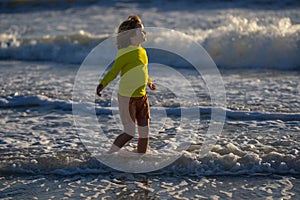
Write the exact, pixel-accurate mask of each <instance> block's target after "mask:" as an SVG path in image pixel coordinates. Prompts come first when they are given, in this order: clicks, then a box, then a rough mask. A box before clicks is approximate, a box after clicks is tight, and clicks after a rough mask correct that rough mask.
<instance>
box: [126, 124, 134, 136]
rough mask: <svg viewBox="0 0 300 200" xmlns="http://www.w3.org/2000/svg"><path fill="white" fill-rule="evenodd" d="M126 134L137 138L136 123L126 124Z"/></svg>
mask: <svg viewBox="0 0 300 200" xmlns="http://www.w3.org/2000/svg"><path fill="white" fill-rule="evenodd" d="M124 132H125V133H126V134H127V135H130V136H132V137H134V136H135V124H134V123H129V124H124Z"/></svg>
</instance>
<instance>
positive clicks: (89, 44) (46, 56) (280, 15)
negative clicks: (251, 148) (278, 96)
mask: <svg viewBox="0 0 300 200" xmlns="http://www.w3.org/2000/svg"><path fill="white" fill-rule="evenodd" d="M156 3H158V2H156ZM235 3H237V6H238V8H236V9H231V8H225V9H221V8H220V7H215V8H214V9H209V10H203V7H201V4H199V5H198V4H194V3H193V2H191V3H190V4H187V5H186V4H184V5H183V3H182V5H181V3H180V2H177V3H176V5H177V6H176V5H171V4H170V3H166V2H165V3H161V4H162V5H161V6H162V8H161V9H162V11H163V12H159V10H158V8H155V6H156V4H155V3H153V5H151V6H154V8H153V7H150V8H149V9H147V8H146V7H145V8H143V9H141V10H139V9H138V8H136V4H133V5H134V6H135V7H134V9H133V10H132V9H129V7H126V5H127V4H125V5H123V6H124V7H123V9H121V10H118V11H116V9H117V7H114V6H112V7H110V8H108V9H106V8H105V7H101V4H99V6H98V7H93V6H91V7H89V6H86V7H84V9H83V10H78V9H75V8H74V9H73V10H72V11H73V12H75V17H74V19H73V18H72V17H73V16H74V14H72V15H68V14H65V13H64V11H60V12H58V11H47V12H41V13H33V14H31V13H23V14H21V16H23V17H20V18H19V19H15V22H14V23H15V24H16V25H15V26H14V27H11V26H10V24H11V21H9V20H8V19H9V17H8V18H3V20H2V19H1V20H2V22H3V27H4V29H3V30H2V31H1V33H0V44H1V45H0V47H1V48H0V59H2V60H6V59H13V60H16V59H20V60H39V61H41V60H42V61H54V62H63V63H76V64H80V63H81V62H82V61H83V59H84V58H85V57H86V56H87V54H88V53H89V52H90V51H91V50H92V49H93V47H95V46H96V45H97V44H99V42H101V41H102V40H103V39H105V38H106V37H109V36H111V35H112V34H113V33H114V31H115V29H116V26H118V23H119V21H118V20H121V19H122V18H123V17H124V15H127V14H129V13H132V12H133V11H135V12H137V13H140V12H142V13H143V15H142V18H143V19H144V22H145V26H146V27H151V26H153V27H163V28H171V29H175V30H176V31H182V32H184V33H186V34H187V35H188V36H190V37H191V38H192V39H193V40H195V41H197V42H199V43H200V44H201V45H202V46H203V47H204V48H205V49H206V50H207V51H208V53H209V54H210V56H211V57H212V58H213V60H214V61H215V62H216V64H217V65H218V66H220V67H225V68H272V69H274V68H275V69H299V66H300V58H299V56H298V55H299V54H300V48H299V40H300V25H299V23H300V22H299V21H300V20H299V15H297V12H298V11H297V9H290V8H289V9H283V10H279V9H277V7H276V5H277V4H276V3H275V4H274V6H275V8H274V9H276V12H272V9H270V8H268V9H267V8H264V9H266V10H265V11H264V10H263V9H262V11H260V9H261V8H260V9H257V10H256V9H255V7H253V8H252V9H251V7H250V9H249V10H247V9H246V10H245V9H243V8H239V6H240V4H241V2H239V1H237V2H235ZM248 3H249V2H248ZM277 3H279V4H280V2H277ZM245 4H246V5H247V3H245ZM233 5H235V4H233ZM249 5H251V4H249ZM141 6H143V3H141ZM178 6H182V7H183V8H185V9H183V10H181V11H180V12H179V11H177V10H176V9H177V7H178ZM189 6H190V7H189ZM199 6H200V7H199ZM202 6H203V5H202ZM211 6H213V4H212V5H211ZM206 7H207V8H210V4H208V5H204V8H206ZM196 8H198V9H199V10H198V9H196ZM200 8H201V9H202V10H201V9H200ZM99 13H103V14H102V15H99ZM111 13H114V16H113V17H112V16H111ZM76 14H77V15H78V16H77V15H76ZM7 15H8V14H7ZM31 15H33V16H31ZM44 15H46V16H44ZM48 15H51V18H50V19H49V20H51V21H56V22H57V24H52V23H50V24H48V22H47V20H46V19H47V18H48ZM82 15H85V16H86V15H87V16H90V18H88V19H87V18H81V16H82ZM3 16H4V17H5V14H4V15H3ZM92 16H93V17H92ZM31 17H35V18H37V19H38V20H37V22H38V24H37V26H34V27H32V29H33V30H32V29H30V28H28V27H29V26H31V24H28V25H27V26H26V25H24V24H27V23H28V22H27V21H24V22H22V20H27V18H31ZM117 17H119V19H118V20H117ZM41 18H45V19H41ZM157 19H159V20H157ZM70 22H73V23H70ZM45 30H46V31H45ZM148 36H149V38H151V34H150V35H148ZM164 37H165V36H164V35H162V37H161V40H157V41H150V39H149V42H154V43H155V42H157V43H162V42H163V41H164ZM167 37H168V39H169V40H173V41H174V42H172V44H166V45H174V47H175V46H176V44H177V46H179V48H185V47H184V46H183V43H182V42H180V41H181V40H180V38H178V37H177V35H169V36H167ZM179 42H180V43H179ZM164 45H165V44H164ZM149 58H150V61H151V60H156V61H161V62H164V64H167V65H172V66H180V67H186V66H185V63H182V62H179V61H180V59H178V58H176V57H175V58H172V57H170V58H169V57H166V55H160V54H153V55H151V54H150V55H149ZM183 65H184V66H183Z"/></svg>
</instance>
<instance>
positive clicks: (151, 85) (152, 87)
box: [148, 83, 156, 90]
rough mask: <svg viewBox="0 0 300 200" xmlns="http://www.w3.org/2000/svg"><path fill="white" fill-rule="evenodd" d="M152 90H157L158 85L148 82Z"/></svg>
mask: <svg viewBox="0 0 300 200" xmlns="http://www.w3.org/2000/svg"><path fill="white" fill-rule="evenodd" d="M148 87H149V88H150V90H156V86H155V85H154V84H153V83H150V84H148Z"/></svg>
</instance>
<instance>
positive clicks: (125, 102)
mask: <svg viewBox="0 0 300 200" xmlns="http://www.w3.org/2000/svg"><path fill="white" fill-rule="evenodd" d="M118 101H119V112H120V117H121V121H122V124H123V127H124V132H125V133H127V134H129V135H131V136H134V135H135V128H136V127H135V126H136V125H135V122H137V125H138V126H139V127H138V128H139V137H148V133H149V118H150V107H149V101H148V96H147V95H145V96H143V97H124V96H121V95H118Z"/></svg>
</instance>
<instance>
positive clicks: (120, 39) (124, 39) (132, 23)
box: [117, 15, 142, 49]
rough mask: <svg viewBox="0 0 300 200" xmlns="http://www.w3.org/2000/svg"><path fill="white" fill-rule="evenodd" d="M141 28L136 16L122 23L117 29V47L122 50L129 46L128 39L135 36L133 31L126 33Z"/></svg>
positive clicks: (139, 20) (140, 21) (140, 22)
mask: <svg viewBox="0 0 300 200" xmlns="http://www.w3.org/2000/svg"><path fill="white" fill-rule="evenodd" d="M141 27H142V20H141V19H140V18H139V17H138V16H136V15H131V16H129V17H128V19H127V20H125V21H123V22H122V23H121V25H120V26H119V29H118V36H117V47H118V49H122V48H125V47H128V46H129V45H131V42H130V37H133V36H135V31H128V30H131V29H135V28H141Z"/></svg>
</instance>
